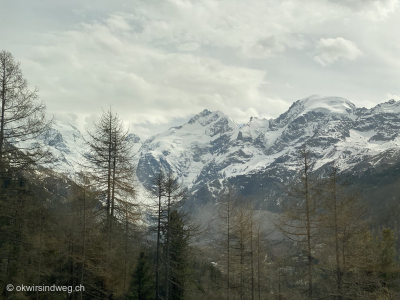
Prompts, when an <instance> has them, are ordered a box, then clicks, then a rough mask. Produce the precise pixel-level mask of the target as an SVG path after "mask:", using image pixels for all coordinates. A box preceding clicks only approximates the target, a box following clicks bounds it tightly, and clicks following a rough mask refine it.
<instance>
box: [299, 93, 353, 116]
mask: <svg viewBox="0 0 400 300" xmlns="http://www.w3.org/2000/svg"><path fill="white" fill-rule="evenodd" d="M297 103H298V104H299V105H301V106H302V107H303V111H302V114H306V113H307V112H309V111H321V112H325V113H330V114H349V113H351V112H352V111H353V110H354V109H355V108H356V107H355V105H354V104H353V103H351V102H350V101H349V100H347V99H344V98H341V97H323V96H320V95H312V96H310V97H307V98H304V99H301V100H299V101H297Z"/></svg>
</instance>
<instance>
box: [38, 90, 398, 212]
mask: <svg viewBox="0 0 400 300" xmlns="http://www.w3.org/2000/svg"><path fill="white" fill-rule="evenodd" d="M399 129H400V101H397V102H396V101H394V100H390V101H388V102H385V103H381V104H379V105H376V106H375V107H373V108H370V109H367V108H357V107H356V106H355V105H354V104H353V103H351V102H350V101H348V100H346V99H344V98H340V97H322V96H317V95H313V96H310V97H307V98H304V99H301V100H297V101H296V102H294V103H293V104H292V105H291V106H290V108H289V109H288V110H287V111H286V112H285V113H283V114H282V115H280V116H279V117H278V118H276V119H263V118H257V117H251V118H250V120H249V121H248V122H247V123H245V124H243V125H238V124H236V123H235V122H234V121H233V120H232V119H231V118H230V117H229V116H227V115H226V114H224V113H223V112H221V111H209V110H207V109H205V110H203V111H202V112H200V113H199V114H197V115H195V116H193V117H192V118H191V119H190V120H189V121H188V122H187V123H185V124H183V125H182V126H178V127H172V128H169V129H168V130H166V131H165V132H163V133H161V134H157V135H155V136H152V137H150V138H148V139H147V140H144V141H142V140H141V139H140V138H139V137H138V136H136V135H134V134H130V135H129V141H130V142H131V143H132V145H133V149H134V152H135V153H136V154H135V158H134V159H135V163H136V165H137V170H136V173H137V178H138V181H139V182H140V188H139V190H141V191H143V190H144V189H143V187H146V186H148V185H149V184H150V183H151V180H152V177H153V176H154V174H156V173H157V172H158V170H160V168H161V169H163V170H172V171H173V172H174V173H175V174H176V175H177V176H178V177H179V178H180V179H181V181H182V183H183V184H184V185H185V186H187V187H188V188H189V191H190V192H191V193H190V194H191V197H190V199H189V200H188V205H189V206H188V207H190V209H192V210H199V209H200V208H201V207H208V208H209V209H212V206H213V204H215V202H217V201H218V195H219V194H220V193H221V192H222V191H223V190H224V188H225V187H227V186H228V185H233V186H235V187H236V189H237V190H238V191H239V192H240V193H241V194H243V195H245V196H252V197H253V199H254V202H255V203H256V206H258V207H260V208H263V209H267V210H270V211H276V210H279V199H280V197H282V189H281V186H282V184H285V183H287V182H288V181H290V180H291V179H292V178H293V177H294V176H295V175H296V174H297V170H298V167H299V162H298V159H297V151H298V149H299V148H300V147H301V146H302V145H304V144H305V143H306V144H307V145H308V147H309V149H310V150H311V151H312V153H313V156H314V158H315V159H316V164H315V166H314V170H315V172H320V173H321V174H324V172H326V170H327V166H328V165H329V164H330V163H331V162H332V161H336V162H337V164H338V166H339V168H340V170H341V171H342V172H344V173H348V174H351V176H353V177H354V178H355V179H354V180H355V182H358V184H359V186H363V185H365V182H368V181H369V180H372V181H371V182H372V183H373V182H375V181H374V178H375V177H376V176H378V177H379V176H380V175H379V174H385V172H389V175H384V176H386V177H388V180H389V182H392V181H393V182H395V181H396V182H397V178H400V174H399V173H398V167H397V166H398V164H399V163H400V136H399ZM39 140H40V141H39V142H41V143H43V144H45V145H47V146H48V147H49V148H50V149H51V152H52V154H53V156H54V157H55V158H56V160H55V162H53V163H51V165H47V166H46V167H49V168H51V169H53V170H54V171H57V172H60V173H64V174H66V175H67V176H69V177H73V175H74V173H75V172H76V171H77V170H78V169H79V167H78V162H79V161H80V160H81V159H82V155H84V152H85V143H84V137H83V135H82V133H81V132H80V131H79V130H78V129H77V128H75V127H74V126H72V125H71V124H69V123H65V122H61V121H55V122H54V124H53V126H52V128H51V130H49V131H48V132H47V133H46V134H44V135H42V136H41V137H40V139H39ZM382 172H383V173H382ZM368 174H369V175H368ZM398 175H399V176H398ZM365 176H369V177H368V178H364V177H365ZM371 176H372V177H371ZM374 176H375V177H374ZM382 176H383V175H382ZM361 178H364V179H362V180H361ZM372 186H373V184H369V185H365V190H366V191H367V190H368V189H370V188H371V187H372ZM394 186H396V185H394ZM144 194H145V193H142V196H141V197H142V198H143V197H144V198H145V195H144ZM370 194H371V193H369V195H370Z"/></svg>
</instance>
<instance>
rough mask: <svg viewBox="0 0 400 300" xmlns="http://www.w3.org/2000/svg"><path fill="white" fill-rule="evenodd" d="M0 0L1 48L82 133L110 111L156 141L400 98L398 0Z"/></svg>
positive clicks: (52, 108)
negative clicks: (209, 127) (309, 104)
mask: <svg viewBox="0 0 400 300" xmlns="http://www.w3.org/2000/svg"><path fill="white" fill-rule="evenodd" d="M0 3H1V6H0V26H1V27H0V28H1V30H0V45H1V49H0V50H7V51H10V52H11V53H13V55H14V57H15V59H16V60H18V61H20V62H21V68H22V71H23V73H24V74H25V77H26V78H27V79H28V81H29V83H30V85H32V86H37V87H38V88H39V90H40V92H39V95H40V99H41V100H43V101H44V102H45V103H46V105H47V108H48V111H49V112H50V113H53V114H55V115H56V116H57V117H59V118H68V119H69V120H70V121H71V122H72V123H76V124H77V125H78V127H79V128H81V129H82V128H83V127H84V126H85V124H87V123H91V122H93V120H96V118H97V116H98V115H99V114H100V113H101V111H102V108H105V109H107V108H108V106H109V105H110V104H112V106H113V108H114V109H115V110H116V111H118V113H119V114H120V116H121V117H122V118H123V119H124V121H125V122H126V124H127V125H128V124H129V126H130V129H131V131H133V132H135V133H137V134H138V135H139V136H141V137H148V136H149V135H151V134H154V133H159V132H161V131H163V130H165V129H167V128H169V127H171V126H174V125H178V124H181V123H183V122H185V121H187V119H188V118H189V117H190V116H192V115H193V114H196V113H199V112H200V111H202V110H203V109H204V108H207V109H209V110H217V109H218V110H221V111H223V112H224V113H226V114H228V115H229V116H230V117H231V118H232V119H233V120H234V121H235V122H237V123H239V124H241V123H245V122H247V121H248V120H249V118H250V116H258V117H267V118H271V117H277V116H279V114H281V113H283V112H284V111H286V110H287V109H288V108H289V106H290V105H291V103H292V102H294V101H295V100H297V99H301V98H304V97H307V96H309V95H312V94H320V95H324V96H341V97H344V98H347V99H349V100H350V101H352V102H353V103H354V104H356V105H357V106H365V107H371V106H373V105H375V104H377V103H381V102H384V101H387V100H389V99H392V98H394V99H396V100H400V96H399V95H400V34H399V32H400V0H292V1H286V0H246V1H245V0H220V1H215V0H192V1H189V0H129V1H122V0H113V1H110V0H96V1H93V0H90V1H87V0H68V1H61V0H60V1H55V0H37V1H32V0H0Z"/></svg>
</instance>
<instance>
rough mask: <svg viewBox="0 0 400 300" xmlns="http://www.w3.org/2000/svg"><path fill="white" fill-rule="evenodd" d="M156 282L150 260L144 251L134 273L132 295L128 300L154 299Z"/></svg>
mask: <svg viewBox="0 0 400 300" xmlns="http://www.w3.org/2000/svg"><path fill="white" fill-rule="evenodd" d="M154 287H155V286H154V281H153V274H152V272H151V267H150V260H149V258H148V257H147V256H146V255H145V253H144V252H143V251H142V252H140V254H139V259H138V262H137V265H136V269H135V272H134V273H133V282H132V295H131V296H129V298H128V299H132V300H151V299H154V298H153V297H154Z"/></svg>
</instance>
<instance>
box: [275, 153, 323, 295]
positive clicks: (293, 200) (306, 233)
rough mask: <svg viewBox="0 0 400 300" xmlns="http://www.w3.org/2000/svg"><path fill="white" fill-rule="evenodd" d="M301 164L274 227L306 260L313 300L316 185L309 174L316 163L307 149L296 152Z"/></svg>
mask: <svg viewBox="0 0 400 300" xmlns="http://www.w3.org/2000/svg"><path fill="white" fill-rule="evenodd" d="M298 155H299V156H298V157H299V163H300V168H299V169H300V170H299V175H300V180H299V181H298V182H297V183H295V184H293V185H291V186H290V187H289V188H288V189H287V194H288V198H287V202H288V203H285V202H284V203H283V206H284V212H283V214H282V215H280V216H279V217H278V219H277V220H276V222H275V226H276V227H277V229H278V230H280V231H281V233H282V234H284V235H285V236H286V237H288V238H289V239H291V240H293V241H295V242H296V243H298V244H300V245H302V247H303V249H304V250H305V253H306V257H307V272H306V277H307V281H308V282H307V284H308V289H307V294H308V298H309V299H312V298H313V275H314V274H313V273H314V258H313V253H312V252H313V243H314V240H315V233H316V229H317V228H318V215H317V207H316V204H317V203H316V202H317V197H316V194H317V193H316V191H315V186H316V184H315V182H314V180H313V179H312V177H311V171H312V168H313V165H314V164H315V161H314V160H313V159H312V153H311V151H310V150H309V149H308V148H307V146H305V145H304V146H302V147H301V148H300V149H299V152H298Z"/></svg>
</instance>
